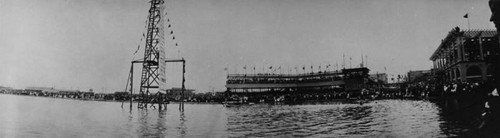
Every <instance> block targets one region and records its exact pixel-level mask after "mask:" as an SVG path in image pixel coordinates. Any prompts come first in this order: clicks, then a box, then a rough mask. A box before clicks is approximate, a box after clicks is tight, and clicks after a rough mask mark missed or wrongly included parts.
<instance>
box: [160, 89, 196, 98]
mask: <svg viewBox="0 0 500 138" xmlns="http://www.w3.org/2000/svg"><path fill="white" fill-rule="evenodd" d="M194 91H195V90H194V89H185V90H184V97H190V96H193V95H194ZM167 95H168V96H169V97H179V96H181V95H182V88H175V87H174V88H171V89H167Z"/></svg>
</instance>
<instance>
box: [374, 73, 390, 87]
mask: <svg viewBox="0 0 500 138" xmlns="http://www.w3.org/2000/svg"><path fill="white" fill-rule="evenodd" d="M369 78H370V79H371V80H373V81H375V82H376V83H379V84H387V83H388V79H387V73H375V74H370V76H369Z"/></svg>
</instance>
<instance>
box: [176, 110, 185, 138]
mask: <svg viewBox="0 0 500 138" xmlns="http://www.w3.org/2000/svg"><path fill="white" fill-rule="evenodd" d="M179 115H180V117H179V120H180V122H179V127H177V129H179V134H180V135H181V137H183V136H185V135H186V133H187V127H186V124H185V122H186V116H185V115H184V112H180V114H179Z"/></svg>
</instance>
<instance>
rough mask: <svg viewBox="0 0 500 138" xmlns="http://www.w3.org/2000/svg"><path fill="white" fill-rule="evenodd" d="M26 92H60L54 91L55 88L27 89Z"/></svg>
mask: <svg viewBox="0 0 500 138" xmlns="http://www.w3.org/2000/svg"><path fill="white" fill-rule="evenodd" d="M25 90H29V91H41V92H49V93H50V92H52V93H53V92H59V91H60V90H57V89H54V88H53V87H26V89H25Z"/></svg>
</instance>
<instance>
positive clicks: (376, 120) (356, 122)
mask: <svg viewBox="0 0 500 138" xmlns="http://www.w3.org/2000/svg"><path fill="white" fill-rule="evenodd" d="M120 105H121V103H119V102H97V101H78V100H69V99H53V98H44V97H29V96H15V95H2V94H0V110H1V112H0V137H448V136H456V135H459V134H460V133H462V132H464V131H467V129H466V128H463V127H456V126H450V125H454V124H456V123H453V122H447V120H449V119H446V118H444V117H443V116H441V114H442V110H441V108H440V107H438V106H437V105H436V104H434V103H431V102H428V101H410V100H382V101H374V102H370V103H367V104H363V105H359V104H323V105H266V104H262V105H251V106H239V107H232V108H225V107H223V106H222V105H214V104H186V105H185V111H184V112H179V110H178V109H177V108H178V105H177V104H170V105H169V106H168V110H167V111H163V112H158V110H151V109H150V110H138V109H136V108H135V104H134V108H133V110H132V111H131V112H130V111H129V109H128V108H125V109H122V108H120ZM125 107H128V104H125Z"/></svg>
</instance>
